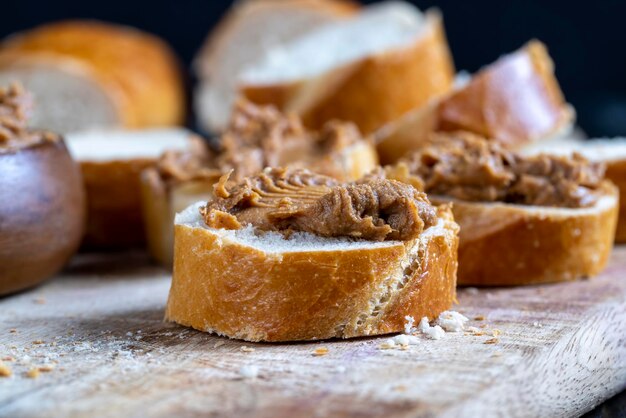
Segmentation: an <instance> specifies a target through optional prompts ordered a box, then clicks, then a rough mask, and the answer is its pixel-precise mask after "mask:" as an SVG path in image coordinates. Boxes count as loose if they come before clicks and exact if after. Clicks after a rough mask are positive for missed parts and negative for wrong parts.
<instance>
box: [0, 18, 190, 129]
mask: <svg viewBox="0 0 626 418" xmlns="http://www.w3.org/2000/svg"><path fill="white" fill-rule="evenodd" d="M14 80H19V81H21V82H22V83H23V84H24V85H25V87H26V88H27V89H28V90H30V91H32V92H33V94H34V96H35V101H36V102H37V103H38V106H37V108H36V109H34V113H33V126H36V127H37V126H45V127H46V128H50V129H52V130H54V131H58V132H62V133H67V132H73V131H79V130H85V129H90V128H100V127H131V128H140V127H150V126H167V125H175V124H180V123H182V122H183V119H184V112H185V106H184V100H185V98H184V89H183V83H182V76H181V73H180V69H179V66H178V62H177V60H176V58H175V56H174V54H173V52H172V51H171V49H170V48H169V46H167V45H166V44H165V43H164V42H163V41H161V40H160V39H158V38H157V37H155V36H153V35H150V34H147V33H144V32H141V31H139V30H136V29H133V28H130V27H124V26H119V25H114V24H107V23H103V22H97V21H81V20H75V21H63V22H57V23H51V24H47V25H43V26H40V27H37V28H34V29H31V30H28V31H25V32H22V33H18V34H15V35H13V36H11V37H9V38H7V39H6V40H4V41H3V42H2V43H0V83H6V82H7V81H14Z"/></svg>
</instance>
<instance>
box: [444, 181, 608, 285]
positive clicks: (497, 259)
mask: <svg viewBox="0 0 626 418" xmlns="http://www.w3.org/2000/svg"><path fill="white" fill-rule="evenodd" d="M432 200H433V202H437V203H443V202H449V201H450V200H448V199H441V198H435V197H432ZM452 202H453V213H454V219H455V220H456V222H458V224H459V226H460V227H461V232H460V241H459V271H458V283H459V284H460V285H472V286H515V285H529V284H539V283H552V282H561V281H570V280H576V279H579V278H581V277H591V276H594V275H596V274H598V273H599V272H600V271H602V269H604V267H605V266H606V264H607V262H608V259H609V256H610V254H611V250H612V248H613V238H614V236H615V227H616V224H617V214H618V191H617V188H616V187H615V186H613V185H612V184H610V183H606V184H605V185H604V196H603V197H601V198H600V199H599V200H598V202H597V203H596V204H595V205H594V206H592V207H589V208H575V209H572V208H552V207H540V206H524V205H512V204H505V203H484V202H464V201H458V200H454V201H452Z"/></svg>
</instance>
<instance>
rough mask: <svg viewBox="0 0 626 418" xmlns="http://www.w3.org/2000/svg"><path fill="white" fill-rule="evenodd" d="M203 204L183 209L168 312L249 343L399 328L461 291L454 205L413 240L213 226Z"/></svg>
mask: <svg viewBox="0 0 626 418" xmlns="http://www.w3.org/2000/svg"><path fill="white" fill-rule="evenodd" d="M200 206H201V203H198V204H195V205H192V206H190V207H189V208H187V209H186V210H185V211H183V212H182V213H180V214H179V215H177V216H176V227H175V228H176V229H175V235H176V242H175V259H174V274H173V281H172V287H171V289H170V295H169V299H168V303H167V309H166V313H165V317H166V319H167V320H169V321H174V322H177V323H179V324H182V325H186V326H190V327H193V328H195V329H198V330H202V331H208V332H215V333H218V334H220V335H226V336H229V337H232V338H240V339H244V340H248V341H291V340H313V339H323V338H350V337H358V336H365V335H378V334H386V333H392V332H400V331H401V330H403V329H404V324H405V323H406V319H405V316H407V315H411V316H413V317H414V318H421V317H424V316H427V317H430V318H432V317H435V316H437V315H438V314H439V313H440V312H442V311H443V310H446V309H448V308H449V307H450V306H451V305H452V302H453V301H454V299H455V286H456V283H455V276H456V274H455V272H456V264H457V263H456V246H457V237H456V233H457V226H456V224H455V223H454V221H453V220H452V217H451V215H450V214H449V211H448V210H445V209H443V210H440V213H439V222H438V224H437V225H436V226H433V227H430V228H428V229H426V230H425V231H424V232H422V234H421V236H420V237H419V238H418V239H415V240H411V241H382V242H376V241H358V240H356V241H355V240H349V239H347V238H321V237H317V236H315V235H310V234H297V235H295V236H293V237H291V238H290V239H288V240H286V239H285V238H284V237H283V236H282V235H280V234H278V233H266V234H264V235H262V236H258V235H256V234H255V232H254V230H253V229H252V228H251V227H249V228H246V229H240V230H236V231H232V230H224V229H211V228H208V227H207V226H206V225H205V224H204V220H203V219H202V218H201V216H200V214H199V207H200Z"/></svg>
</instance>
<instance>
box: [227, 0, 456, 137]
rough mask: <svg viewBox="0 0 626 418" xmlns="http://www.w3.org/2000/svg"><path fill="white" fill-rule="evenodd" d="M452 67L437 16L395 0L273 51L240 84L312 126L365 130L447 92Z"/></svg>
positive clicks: (250, 93)
mask: <svg viewBox="0 0 626 418" xmlns="http://www.w3.org/2000/svg"><path fill="white" fill-rule="evenodd" d="M453 72H454V71H453V65H452V61H451V57H450V52H449V50H448V45H447V42H446V39H445V35H444V30H443V25H442V21H441V17H440V15H439V14H438V13H436V12H429V13H426V14H422V13H421V12H420V11H419V10H418V9H416V8H415V7H413V6H412V5H410V4H408V3H404V2H396V1H394V2H385V3H381V4H377V5H372V6H368V7H367V8H364V9H363V11H362V12H361V13H359V14H357V15H355V17H353V18H351V19H346V20H342V21H340V22H336V23H331V24H328V25H325V26H323V27H321V28H319V29H317V30H315V31H312V32H310V33H308V34H306V35H304V36H302V37H300V38H298V39H295V40H293V41H292V42H290V43H287V44H284V45H280V46H278V47H276V48H274V49H273V50H271V51H269V52H268V53H267V54H265V56H264V57H263V59H261V60H260V61H258V62H257V63H255V64H253V65H250V66H249V67H248V68H247V69H246V70H245V71H244V72H243V73H242V75H241V77H240V78H239V82H240V87H241V92H242V93H243V94H244V95H245V96H246V97H247V98H248V99H250V100H252V101H253V102H256V103H262V104H274V105H276V106H278V107H279V108H280V109H282V110H284V111H288V112H295V113H297V114H299V115H301V116H302V118H303V120H304V122H305V124H306V125H308V126H310V127H314V128H319V127H320V126H322V125H323V124H324V123H325V122H327V121H328V120H331V119H340V120H348V121H352V122H354V123H356V124H357V126H358V127H359V128H360V130H361V131H362V132H363V133H365V134H368V133H371V132H372V131H374V130H376V129H378V128H379V127H380V126H382V125H383V124H385V123H387V122H390V121H392V120H395V119H397V118H398V117H400V116H401V115H403V114H404V113H406V112H407V111H409V110H411V109H414V108H416V107H419V106H422V105H424V104H425V103H426V102H428V101H429V100H430V99H432V98H434V97H437V96H439V95H441V94H443V93H445V92H447V91H448V90H449V89H450V87H451V85H452V82H453Z"/></svg>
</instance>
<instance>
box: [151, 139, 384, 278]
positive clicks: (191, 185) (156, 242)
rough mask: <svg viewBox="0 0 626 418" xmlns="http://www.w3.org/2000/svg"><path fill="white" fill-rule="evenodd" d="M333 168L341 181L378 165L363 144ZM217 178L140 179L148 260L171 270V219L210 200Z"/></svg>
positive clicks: (344, 154)
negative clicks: (177, 180)
mask: <svg viewBox="0 0 626 418" xmlns="http://www.w3.org/2000/svg"><path fill="white" fill-rule="evenodd" d="M333 164H334V165H335V166H336V167H342V169H343V172H344V177H343V179H344V180H356V179H359V178H361V177H362V176H363V175H365V174H366V173H368V172H370V171H371V170H372V169H374V168H375V167H376V166H377V165H378V156H377V155H376V150H375V149H374V147H373V146H372V144H370V143H369V142H367V141H360V142H358V143H355V144H352V145H350V146H348V147H346V148H344V149H342V150H341V152H340V153H339V154H337V155H335V156H333ZM219 177H220V175H216V176H215V177H209V178H204V179H195V180H190V181H184V182H165V181H164V180H163V179H162V178H161V176H160V175H159V172H158V170H156V169H155V168H151V169H147V170H145V171H144V172H143V173H142V175H141V197H142V207H143V212H144V219H145V221H146V234H147V235H146V236H147V240H148V249H149V251H150V254H151V256H152V257H153V258H154V259H155V260H156V261H158V262H159V263H160V264H162V265H163V266H167V267H171V266H172V260H173V253H172V249H173V248H174V245H173V242H174V231H173V224H174V217H175V215H176V213H178V212H181V211H182V210H183V209H185V208H186V207H188V206H189V205H190V204H192V203H194V202H197V201H200V200H204V201H206V200H210V199H211V198H212V197H213V185H214V184H215V183H216V182H217V181H218V180H219Z"/></svg>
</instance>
